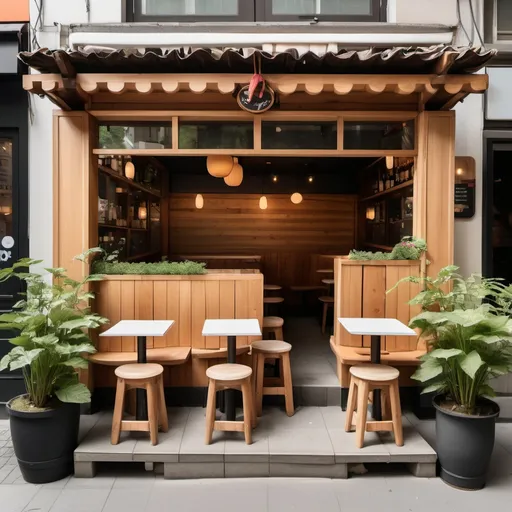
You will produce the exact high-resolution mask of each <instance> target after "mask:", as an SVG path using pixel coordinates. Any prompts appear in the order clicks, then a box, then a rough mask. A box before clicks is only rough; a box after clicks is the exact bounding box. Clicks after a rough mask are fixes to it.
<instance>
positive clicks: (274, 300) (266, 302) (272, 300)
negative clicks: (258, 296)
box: [263, 297, 284, 316]
mask: <svg viewBox="0 0 512 512" xmlns="http://www.w3.org/2000/svg"><path fill="white" fill-rule="evenodd" d="M283 302H284V299H283V297H263V308H264V310H265V316H269V315H268V313H269V307H270V305H272V304H273V305H274V307H276V308H279V305H280V304H282V303H283Z"/></svg>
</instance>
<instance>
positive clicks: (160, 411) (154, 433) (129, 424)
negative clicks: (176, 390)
mask: <svg viewBox="0 0 512 512" xmlns="http://www.w3.org/2000/svg"><path fill="white" fill-rule="evenodd" d="M163 373H164V368H163V366H162V365H159V364H152V363H146V364H125V365H123V366H119V367H118V368H116V370H115V374H116V376H117V389H116V403H115V406H114V416H113V418H112V436H111V442H112V444H118V443H119V437H120V434H121V432H122V431H139V432H140V431H143V432H149V435H150V438H151V444H152V445H156V444H158V425H159V424H160V425H161V428H162V431H163V432H167V430H168V428H169V423H168V418H167V408H166V406H165V396H164V381H163ZM128 389H145V390H146V392H147V404H148V419H147V420H146V421H140V420H123V410H124V399H125V393H126V391H127V390H128Z"/></svg>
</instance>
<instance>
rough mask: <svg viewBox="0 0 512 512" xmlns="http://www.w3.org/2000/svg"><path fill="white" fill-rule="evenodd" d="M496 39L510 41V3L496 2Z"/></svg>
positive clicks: (511, 19)
mask: <svg viewBox="0 0 512 512" xmlns="http://www.w3.org/2000/svg"><path fill="white" fill-rule="evenodd" d="M497 7H498V12H497V16H496V19H497V20H498V39H502V40H512V2H511V1H510V0H498V6H497Z"/></svg>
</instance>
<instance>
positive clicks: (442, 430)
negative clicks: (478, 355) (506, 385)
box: [433, 396, 500, 490]
mask: <svg viewBox="0 0 512 512" xmlns="http://www.w3.org/2000/svg"><path fill="white" fill-rule="evenodd" d="M444 398H445V397H444V396H437V397H435V398H434V400H433V404H434V407H435V408H436V442H437V455H438V457H439V462H440V464H441V475H440V476H441V478H442V479H443V480H444V481H445V482H446V483H448V484H450V485H453V486H454V487H459V488H461V489H468V490H476V489H482V487H484V486H485V480H486V475H487V468H488V466H489V461H490V460H491V455H492V450H493V448H494V434H495V426H496V418H497V417H498V415H499V413H500V408H499V406H498V404H496V403H494V402H492V401H491V400H488V399H486V398H481V399H480V400H479V403H481V404H485V405H488V406H489V407H490V409H491V410H492V411H493V412H492V414H490V415H488V416H470V415H467V414H460V413H457V412H452V411H448V410H446V409H443V408H442V407H440V405H439V404H440V403H441V402H442V401H443V400H444Z"/></svg>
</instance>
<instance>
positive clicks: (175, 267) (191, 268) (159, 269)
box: [93, 260, 206, 276]
mask: <svg viewBox="0 0 512 512" xmlns="http://www.w3.org/2000/svg"><path fill="white" fill-rule="evenodd" d="M205 266H206V265H205V264H204V263H198V262H196V261H182V262H175V261H173V262H168V261H158V262H155V263H129V262H116V261H103V260H96V261H95V262H94V263H93V272H95V273H98V274H108V275H124V274H130V275H134V274H135V275H137V274H142V275H178V276H180V275H202V274H206V269H205Z"/></svg>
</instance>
